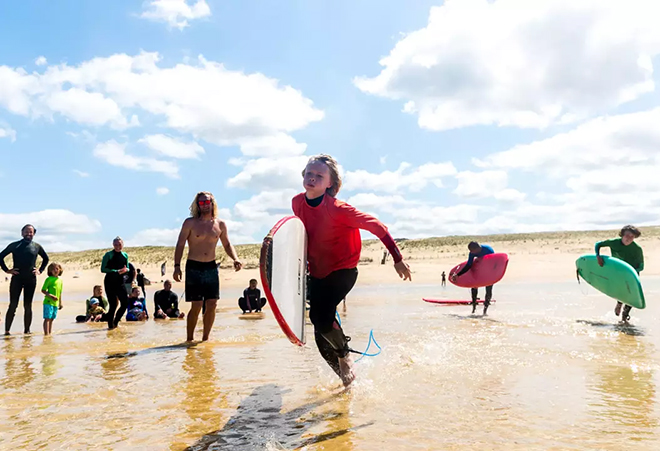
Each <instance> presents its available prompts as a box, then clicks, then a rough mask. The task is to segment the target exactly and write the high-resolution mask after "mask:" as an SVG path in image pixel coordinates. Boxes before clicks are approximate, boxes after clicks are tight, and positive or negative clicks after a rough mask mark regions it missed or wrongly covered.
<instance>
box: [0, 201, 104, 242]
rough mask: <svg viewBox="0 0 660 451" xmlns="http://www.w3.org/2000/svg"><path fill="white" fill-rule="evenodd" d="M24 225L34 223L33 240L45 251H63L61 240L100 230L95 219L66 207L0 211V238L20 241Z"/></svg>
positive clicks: (74, 238) (99, 224)
mask: <svg viewBox="0 0 660 451" xmlns="http://www.w3.org/2000/svg"><path fill="white" fill-rule="evenodd" d="M25 224H33V225H34V226H35V227H36V228H37V235H36V236H35V241H37V242H38V243H40V244H41V245H43V246H44V248H45V249H46V252H54V251H61V250H66V249H65V248H64V247H63V246H62V242H63V241H67V237H71V238H72V239H73V241H75V240H76V238H78V237H79V236H80V235H91V234H94V233H97V232H98V231H100V230H101V223H100V222H99V221H98V220H96V219H92V218H89V217H88V216H86V215H84V214H77V213H73V212H72V211H69V210H58V209H53V210H42V211H36V212H25V213H0V240H2V241H16V240H19V239H20V237H21V228H22V227H23V226H24V225H25ZM78 244H81V243H78Z"/></svg>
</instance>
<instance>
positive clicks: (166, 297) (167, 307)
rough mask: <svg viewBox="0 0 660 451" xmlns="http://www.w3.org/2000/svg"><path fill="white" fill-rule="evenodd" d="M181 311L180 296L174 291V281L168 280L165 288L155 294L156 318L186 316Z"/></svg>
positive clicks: (164, 285) (164, 284)
mask: <svg viewBox="0 0 660 451" xmlns="http://www.w3.org/2000/svg"><path fill="white" fill-rule="evenodd" d="M185 316H186V314H185V313H183V312H180V311H179V296H178V295H177V294H176V293H175V292H174V291H172V282H170V281H169V280H166V281H165V282H164V283H163V289H162V290H159V291H156V293H155V294H154V319H168V318H184V317H185Z"/></svg>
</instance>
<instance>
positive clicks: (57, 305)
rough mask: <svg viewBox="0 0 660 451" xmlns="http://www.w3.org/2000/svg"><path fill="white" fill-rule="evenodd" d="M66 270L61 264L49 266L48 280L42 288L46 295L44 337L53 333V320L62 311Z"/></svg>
mask: <svg viewBox="0 0 660 451" xmlns="http://www.w3.org/2000/svg"><path fill="white" fill-rule="evenodd" d="M63 272H64V270H63V269H62V265H60V264H59V263H54V262H53V263H51V264H50V265H48V278H47V279H46V280H45V281H44V285H43V286H42V287H41V292H42V293H43V294H44V296H45V297H44V335H50V334H52V333H53V320H55V318H57V311H58V310H62V308H63V307H64V306H63V305H62V279H61V278H60V276H61V275H62V273H63Z"/></svg>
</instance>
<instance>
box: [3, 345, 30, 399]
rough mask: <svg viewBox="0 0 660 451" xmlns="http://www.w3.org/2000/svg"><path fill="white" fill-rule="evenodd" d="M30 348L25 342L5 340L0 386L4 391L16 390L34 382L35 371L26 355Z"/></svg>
mask: <svg viewBox="0 0 660 451" xmlns="http://www.w3.org/2000/svg"><path fill="white" fill-rule="evenodd" d="M30 347H31V346H30V345H29V342H28V341H27V339H26V340H5V341H4V347H3V351H4V357H5V375H4V378H3V379H2V381H0V385H2V387H3V388H6V389H18V388H21V387H23V386H25V385H28V384H29V383H31V382H32V381H33V380H34V377H35V369H34V368H33V366H32V362H31V361H30V359H29V358H28V357H29V355H30V354H28V353H27V351H28V350H29V348H30Z"/></svg>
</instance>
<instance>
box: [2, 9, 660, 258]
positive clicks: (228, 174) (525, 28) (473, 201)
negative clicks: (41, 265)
mask: <svg viewBox="0 0 660 451" xmlns="http://www.w3.org/2000/svg"><path fill="white" fill-rule="evenodd" d="M647 7H648V5H646V6H645V5H644V2H642V1H632V2H629V3H626V5H625V6H623V5H621V4H617V2H613V1H595V0H593V1H592V0H587V1H585V2H584V3H583V4H582V5H580V7H575V6H574V5H572V4H571V2H568V1H563V0H560V1H553V2H551V1H549V0H548V1H546V0H543V1H539V3H538V4H537V5H536V7H535V8H534V9H531V8H530V7H529V5H528V4H527V3H525V2H523V1H521V0H496V1H494V2H493V1H490V2H489V1H486V0H464V1H450V2H446V4H443V2H438V1H425V0H420V1H416V2H404V1H371V0H369V1H360V2H348V1H337V2H309V1H303V0H300V1H285V2H253V1H246V0H241V1H238V0H233V1H230V0H206V1H199V0H195V1H191V0H188V1H184V0H166V1H163V0H160V1H158V0H157V1H145V2H142V1H128V0H118V1H113V2H78V1H58V2H50V1H24V2H4V3H2V4H0V182H1V183H2V184H3V186H4V187H5V190H6V194H5V195H4V196H3V200H2V203H1V204H0V223H1V224H0V238H2V239H4V240H7V241H8V240H12V239H14V238H17V237H18V235H19V229H20V227H21V225H22V224H24V223H25V222H34V223H36V225H37V227H38V229H39V234H38V238H39V240H40V241H41V242H42V243H43V244H44V245H48V246H50V248H51V249H53V250H68V249H83V248H90V247H108V246H109V243H110V241H111V239H112V238H113V237H114V236H116V235H121V236H122V237H124V238H125V240H126V241H127V243H128V244H132V245H139V244H142V245H143V244H168V245H173V244H174V240H175V238H176V233H177V231H178V227H179V226H180V223H181V221H182V220H183V219H184V218H185V217H186V216H187V208H188V206H189V204H190V202H191V200H192V198H193V196H194V194H195V193H196V192H197V191H200V190H210V191H212V192H213V193H214V194H215V195H216V198H217V199H218V202H219V205H220V207H221V208H222V215H223V217H224V218H226V219H227V221H228V224H229V226H230V229H229V232H230V237H231V238H232V239H233V241H234V242H236V243H241V242H258V241H260V240H261V238H262V237H263V235H264V234H265V233H266V232H267V230H268V228H269V227H270V226H271V225H272V224H274V223H275V222H276V221H277V219H278V218H279V217H281V216H282V215H284V214H287V212H288V209H289V204H290V202H289V201H290V198H291V196H292V195H293V194H295V193H296V192H298V191H300V190H301V187H300V180H299V179H298V174H299V172H300V170H301V169H302V166H304V161H305V160H306V158H308V156H309V155H313V154H316V153H329V154H331V155H333V156H335V157H336V158H337V159H338V160H339V162H340V164H341V165H342V168H343V172H344V177H345V182H346V185H345V189H344V190H343V191H342V192H341V193H340V196H339V197H340V198H342V199H343V200H348V201H349V202H351V203H353V204H354V205H356V206H357V207H359V208H361V209H363V210H366V211H368V212H370V213H373V214H375V215H377V216H378V217H380V218H381V219H383V220H384V222H386V224H387V225H388V226H389V227H390V230H391V231H392V232H393V234H394V235H395V236H397V237H421V236H438V235H448V234H458V235H460V234H470V233H497V232H512V231H513V232H522V231H538V230H571V229H583V228H605V227H618V226H619V225H621V222H635V223H639V224H655V223H657V219H656V218H657V214H658V213H660V211H658V208H657V207H656V204H657V202H656V200H658V199H656V195H655V194H654V191H655V189H656V188H658V186H656V185H657V184H659V183H660V182H656V180H655V178H656V177H654V176H653V173H654V171H656V172H655V173H657V169H658V168H657V167H656V165H657V164H658V161H659V160H658V157H657V155H658V153H657V150H656V149H657V148H658V147H657V146H656V145H657V144H660V134H659V133H658V132H656V131H655V128H656V127H655V126H654V125H653V124H655V123H657V122H656V120H657V119H658V118H659V116H660V114H659V113H658V112H657V111H655V108H657V106H658V103H659V100H660V99H659V98H658V94H657V90H656V88H655V85H656V84H657V82H658V76H657V74H656V73H654V71H653V68H654V65H657V63H658V53H660V32H658V31H656V28H657V27H656V26H655V24H653V22H652V20H650V19H649V18H648V17H649V16H652V15H649V14H648V9H645V8H647ZM184 21H185V23H184ZM576 30H577V31H576ZM603 30H608V32H604V31H603ZM384 57H387V59H386V60H382V59H383V58H384ZM381 60H382V61H381ZM630 115H633V116H630ZM402 164H403V165H404V166H403V167H402V166H401V165H402ZM603 181H606V182H603ZM651 193H652V194H651ZM602 205H609V208H607V209H606V210H605V211H603V209H602Z"/></svg>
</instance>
